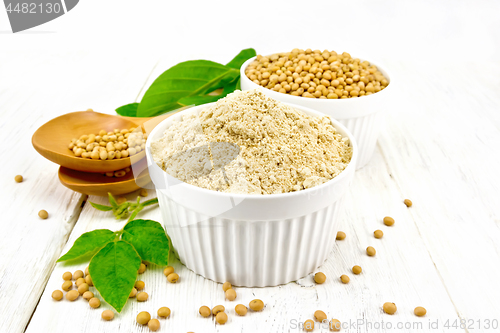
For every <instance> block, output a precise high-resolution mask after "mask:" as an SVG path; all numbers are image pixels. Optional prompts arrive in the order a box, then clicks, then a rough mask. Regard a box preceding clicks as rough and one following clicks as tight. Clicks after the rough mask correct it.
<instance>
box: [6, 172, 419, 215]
mask: <svg viewBox="0 0 500 333" xmlns="http://www.w3.org/2000/svg"><path fill="white" fill-rule="evenodd" d="M16 177H17V176H16ZM21 178H22V177H21ZM404 203H405V205H406V207H411V206H413V202H411V200H410V199H405V201H404Z"/></svg>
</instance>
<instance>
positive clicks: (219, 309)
mask: <svg viewBox="0 0 500 333" xmlns="http://www.w3.org/2000/svg"><path fill="white" fill-rule="evenodd" d="M225 310H226V308H225V307H224V305H216V306H214V308H213V309H212V314H213V315H214V316H216V315H217V314H218V313H219V312H224V311H225ZM200 311H201V308H200ZM200 313H201V312H200Z"/></svg>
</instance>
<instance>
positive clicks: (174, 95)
mask: <svg viewBox="0 0 500 333" xmlns="http://www.w3.org/2000/svg"><path fill="white" fill-rule="evenodd" d="M237 76H239V71H238V70H237V69H234V68H231V67H227V66H224V65H221V64H218V63H216V62H213V61H208V60H193V61H186V62H181V63H179V64H177V65H175V66H173V67H171V68H169V69H168V70H166V71H165V72H163V74H161V75H160V76H159V77H158V78H157V79H156V80H155V81H154V82H153V84H151V86H150V87H149V89H148V90H147V91H146V93H145V94H144V97H143V98H142V100H141V103H140V104H139V107H138V109H137V116H139V117H151V116H155V115H158V114H161V113H164V112H166V111H171V110H174V109H178V108H180V107H182V106H184V105H183V104H180V103H179V100H180V99H181V98H183V97H187V96H199V95H204V94H207V93H209V92H211V91H213V90H215V89H218V88H220V84H221V82H225V80H229V79H230V80H231V81H233V80H234V79H235V78H236V77H237ZM231 77H232V79H231ZM231 81H229V82H231Z"/></svg>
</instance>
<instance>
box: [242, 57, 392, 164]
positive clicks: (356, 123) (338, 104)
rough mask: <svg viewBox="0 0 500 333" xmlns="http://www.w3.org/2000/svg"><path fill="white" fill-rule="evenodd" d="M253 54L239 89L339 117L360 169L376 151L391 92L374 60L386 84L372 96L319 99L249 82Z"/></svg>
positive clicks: (337, 118)
mask: <svg viewBox="0 0 500 333" xmlns="http://www.w3.org/2000/svg"><path fill="white" fill-rule="evenodd" d="M255 58H256V57H253V58H251V59H248V60H247V61H246V62H245V63H244V64H243V65H242V66H241V68H240V74H241V90H243V91H244V90H252V89H256V88H260V89H262V92H263V93H264V94H266V95H267V96H268V97H271V98H274V99H277V100H279V101H282V102H285V103H291V104H296V105H302V106H305V107H307V108H311V109H313V110H317V111H319V112H323V113H324V114H326V115H328V116H330V117H332V118H333V119H336V120H338V121H339V122H340V123H341V124H342V125H344V126H345V127H347V129H348V130H349V131H350V132H351V133H352V134H353V135H354V138H355V139H356V143H357V144H358V149H359V155H358V162H357V169H360V168H362V167H364V166H365V165H366V163H368V161H369V160H370V158H371V157H372V155H373V152H374V151H375V146H376V144H377V138H378V135H379V132H380V128H381V127H382V122H383V121H384V112H383V111H384V109H385V108H386V107H387V105H388V104H389V102H390V100H389V99H390V96H391V92H392V90H393V85H394V83H393V82H391V77H390V76H389V75H388V73H387V71H386V70H385V69H383V68H382V67H380V66H379V65H377V64H374V63H373V62H370V63H371V64H374V65H375V66H377V68H378V69H379V70H380V72H382V74H384V76H385V77H386V79H387V81H389V85H388V86H387V88H385V89H384V90H382V91H379V92H378V93H375V94H373V95H369V96H364V97H360V98H348V99H318V98H306V97H301V96H293V95H289V94H282V93H279V92H277V91H274V90H270V89H267V88H264V87H262V86H260V85H258V84H256V83H254V82H252V81H251V80H250V79H249V78H248V77H247V76H246V75H245V69H246V68H247V66H248V65H249V64H250V63H251V62H252V61H254V60H255Z"/></svg>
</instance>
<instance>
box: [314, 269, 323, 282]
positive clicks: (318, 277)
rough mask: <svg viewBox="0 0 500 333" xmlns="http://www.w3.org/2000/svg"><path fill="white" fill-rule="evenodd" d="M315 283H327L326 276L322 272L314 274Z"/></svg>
mask: <svg viewBox="0 0 500 333" xmlns="http://www.w3.org/2000/svg"><path fill="white" fill-rule="evenodd" d="M314 281H315V282H316V283H317V284H323V283H325V281H326V275H325V274H324V273H322V272H318V273H316V274H314Z"/></svg>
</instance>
